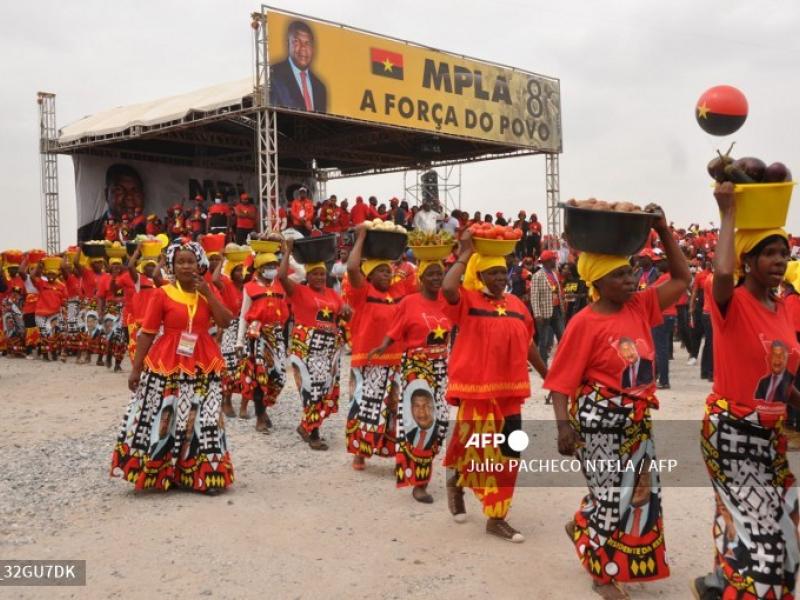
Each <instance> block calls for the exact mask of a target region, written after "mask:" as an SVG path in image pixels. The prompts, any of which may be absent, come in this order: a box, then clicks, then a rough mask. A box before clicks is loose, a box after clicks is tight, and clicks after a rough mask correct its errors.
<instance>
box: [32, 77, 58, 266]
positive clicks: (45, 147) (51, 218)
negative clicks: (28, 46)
mask: <svg viewBox="0 0 800 600" xmlns="http://www.w3.org/2000/svg"><path fill="white" fill-rule="evenodd" d="M36 102H37V104H38V105H39V161H40V163H41V175H42V179H41V194H42V241H43V242H44V246H45V249H46V250H47V252H48V253H49V254H58V253H59V252H61V219H60V217H59V206H58V155H57V154H55V153H54V152H53V151H52V147H53V144H54V143H55V141H56V139H57V137H58V132H57V130H56V95H55V94H50V93H48V92H39V93H37V94H36Z"/></svg>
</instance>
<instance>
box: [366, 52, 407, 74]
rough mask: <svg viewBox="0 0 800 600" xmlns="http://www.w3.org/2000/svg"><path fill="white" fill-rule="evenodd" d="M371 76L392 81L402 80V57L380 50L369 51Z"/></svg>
mask: <svg viewBox="0 0 800 600" xmlns="http://www.w3.org/2000/svg"><path fill="white" fill-rule="evenodd" d="M369 55H370V59H371V60H372V74H373V75H380V76H381V77H391V78H392V79H403V55H402V54H398V53H397V52H390V51H389V50H381V49H380V48H370V49H369Z"/></svg>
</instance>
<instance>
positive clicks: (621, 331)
mask: <svg viewBox="0 0 800 600" xmlns="http://www.w3.org/2000/svg"><path fill="white" fill-rule="evenodd" d="M645 210H647V211H650V212H655V211H658V212H659V213H661V214H659V216H658V217H657V218H656V220H655V222H654V223H653V229H654V230H655V231H656V232H657V234H658V236H659V238H660V239H661V243H662V244H663V247H664V249H665V251H666V255H667V265H668V270H669V274H670V279H669V280H667V281H664V282H663V283H662V284H660V285H658V286H648V287H645V289H643V290H641V291H637V282H636V278H635V275H634V270H633V268H632V267H631V265H630V262H629V259H628V257H627V256H614V255H600V254H590V253H587V252H584V253H582V254H581V255H580V257H579V258H578V272H579V274H580V276H581V279H583V280H584V281H585V282H586V285H587V286H589V291H590V295H591V296H592V297H593V298H594V299H595V302H593V303H592V304H590V305H589V306H588V307H586V308H585V309H584V310H582V311H581V312H579V313H578V314H577V315H575V316H574V317H573V318H572V320H571V321H570V323H569V327H567V330H566V332H565V335H564V337H563V338H562V340H561V343H560V344H559V345H558V351H557V352H556V355H555V358H554V360H553V364H552V365H551V366H550V372H549V373H548V375H547V378H546V379H545V382H544V388H545V389H547V390H550V392H551V398H552V401H553V408H554V411H555V416H556V420H557V423H558V451H559V452H560V453H561V454H563V455H565V456H572V455H575V456H577V458H578V459H579V460H581V461H584V460H586V461H587V464H584V465H583V467H584V468H583V472H584V477H585V478H586V483H587V486H588V488H589V494H588V495H586V496H585V497H584V498H583V500H582V502H581V505H580V508H579V509H578V511H577V512H576V513H575V515H574V517H573V518H572V519H571V520H570V521H569V523H567V526H566V529H567V534H568V535H569V536H570V539H571V540H572V541H573V543H574V544H575V549H576V551H577V554H578V558H579V559H580V561H581V563H582V564H583V565H584V567H585V568H586V569H587V571H589V574H590V575H591V577H592V580H593V589H594V590H595V591H596V592H597V593H598V594H600V595H602V596H603V597H604V598H628V594H627V592H626V591H625V590H624V589H623V588H622V587H620V583H621V582H628V581H651V580H655V579H661V578H663V577H667V576H668V575H669V567H668V566H667V561H666V549H665V546H664V533H663V531H664V530H663V526H662V515H661V484H660V481H659V478H658V473H657V471H656V470H654V469H650V468H648V466H649V465H651V464H652V462H651V461H653V460H655V446H654V444H653V439H652V433H651V421H650V409H651V408H657V407H658V400H657V398H656V397H655V391H656V381H655V373H654V369H653V361H654V359H655V348H654V344H653V337H652V335H651V329H652V328H653V327H656V326H658V325H660V324H661V323H662V311H663V310H664V309H666V308H667V307H669V306H671V305H672V304H674V303H675V302H676V301H677V300H678V298H680V296H681V294H682V293H683V292H684V291H685V290H686V288H687V286H688V285H689V281H690V280H691V274H690V272H689V265H688V264H687V262H686V259H685V258H684V256H683V254H682V252H681V250H680V248H679V247H678V244H677V242H676V241H675V238H674V237H673V236H672V233H671V231H670V229H669V226H668V225H667V220H666V219H665V218H664V216H663V213H662V212H661V210H660V208H658V207H657V206H655V205H649V206H648V207H647V208H646V209H645ZM579 442H580V444H579ZM589 461H595V462H592V463H591V465H597V464H600V465H612V464H613V465H618V466H615V467H610V468H596V467H592V466H590V465H589ZM597 461H602V462H597ZM606 461H607V462H606ZM642 564H647V565H648V569H649V570H648V571H647V572H646V573H642V572H641V571H640V568H641V565H642Z"/></svg>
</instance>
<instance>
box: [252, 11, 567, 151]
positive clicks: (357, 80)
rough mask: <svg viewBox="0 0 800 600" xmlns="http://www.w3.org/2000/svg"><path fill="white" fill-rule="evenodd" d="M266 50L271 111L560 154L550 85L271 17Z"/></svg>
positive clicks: (557, 108) (555, 94)
mask: <svg viewBox="0 0 800 600" xmlns="http://www.w3.org/2000/svg"><path fill="white" fill-rule="evenodd" d="M267 51H268V56H269V65H270V77H269V86H270V92H269V102H270V105H271V106H273V107H275V108H281V109H289V110H298V111H313V112H319V113H326V114H329V115H332V116H337V117H345V118H349V119H360V120H363V121H370V122H373V123H383V124H387V125H393V126H399V127H409V128H412V129H420V130H424V131H431V132H437V133H440V134H446V135H456V136H462V137H468V138H476V139H480V140H484V141H490V142H502V143H504V144H511V145H514V146H519V147H521V148H529V149H535V150H540V151H543V152H560V151H561V97H560V90H559V81H558V79H553V78H550V77H544V76H542V75H535V74H533V73H528V72H525V71H520V70H518V69H511V68H507V67H500V66H497V65H493V64H489V63H484V62H480V61H477V60H473V59H467V58H462V57H460V56H456V55H453V54H448V53H446V52H441V51H438V50H432V49H429V48H422V47H419V46H415V45H412V44H410V43H406V42H401V41H397V40H392V39H388V38H383V37H379V36H376V35H370V34H366V33H361V32H359V31H353V30H351V29H347V28H345V27H343V26H336V25H331V24H327V23H321V22H319V21H314V20H311V19H308V18H305V17H298V16H295V15H291V14H286V13H281V12H274V11H271V10H270V11H268V12H267Z"/></svg>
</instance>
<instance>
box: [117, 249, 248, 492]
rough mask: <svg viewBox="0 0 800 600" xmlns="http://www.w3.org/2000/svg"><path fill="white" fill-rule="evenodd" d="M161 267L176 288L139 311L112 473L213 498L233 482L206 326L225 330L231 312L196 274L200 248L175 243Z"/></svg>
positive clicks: (218, 377) (216, 355) (216, 359)
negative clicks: (171, 276) (141, 319)
mask: <svg viewBox="0 0 800 600" xmlns="http://www.w3.org/2000/svg"><path fill="white" fill-rule="evenodd" d="M166 262H167V268H168V269H170V270H171V271H172V273H173V274H174V275H175V283H174V284H169V285H165V286H164V287H160V288H158V289H157V290H155V291H154V292H153V296H152V297H151V299H150V303H149V304H148V307H147V310H146V313H145V317H144V322H143V323H142V329H141V331H140V332H139V340H138V344H137V347H136V356H135V358H134V361H133V367H132V369H131V374H130V376H129V377H128V387H129V388H130V389H131V391H132V392H133V395H132V396H131V401H130V404H129V405H128V410H127V413H126V414H125V418H124V420H123V423H122V428H121V430H120V433H119V436H118V437H117V443H116V446H115V447H114V452H113V455H112V460H111V476H112V477H121V478H123V479H125V480H127V481H130V482H131V483H133V484H134V486H135V487H136V489H137V490H141V489H146V488H155V489H158V490H162V491H166V490H168V489H169V488H170V487H172V486H173V485H176V486H179V487H185V488H188V489H191V490H194V491H196V492H206V493H215V492H218V491H219V490H221V489H223V488H226V487H228V486H229V485H231V484H232V483H233V465H232V463H231V457H230V454H229V452H228V448H227V442H226V438H225V428H224V417H223V416H222V415H221V414H220V397H221V394H222V370H223V368H224V366H225V362H224V361H223V359H222V354H221V353H220V351H219V346H218V345H217V343H216V341H215V340H214V338H213V337H212V336H211V335H210V334H209V332H208V329H209V327H210V326H211V322H212V319H213V321H214V322H215V323H216V324H217V325H218V326H219V327H225V326H227V325H228V324H229V323H230V320H231V312H230V311H229V310H228V309H227V308H226V307H225V306H224V305H223V304H222V302H221V301H220V300H219V298H217V296H216V295H215V294H214V293H213V292H212V291H211V289H210V288H209V286H208V283H207V282H206V281H205V280H204V279H203V278H202V276H201V274H200V273H201V271H202V270H204V269H206V268H207V267H208V259H207V258H206V255H205V252H203V249H202V248H201V247H200V245H199V244H197V243H196V242H180V241H178V242H175V243H173V244H172V245H171V246H170V247H169V248H168V249H167V257H166ZM156 336H157V337H156Z"/></svg>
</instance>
